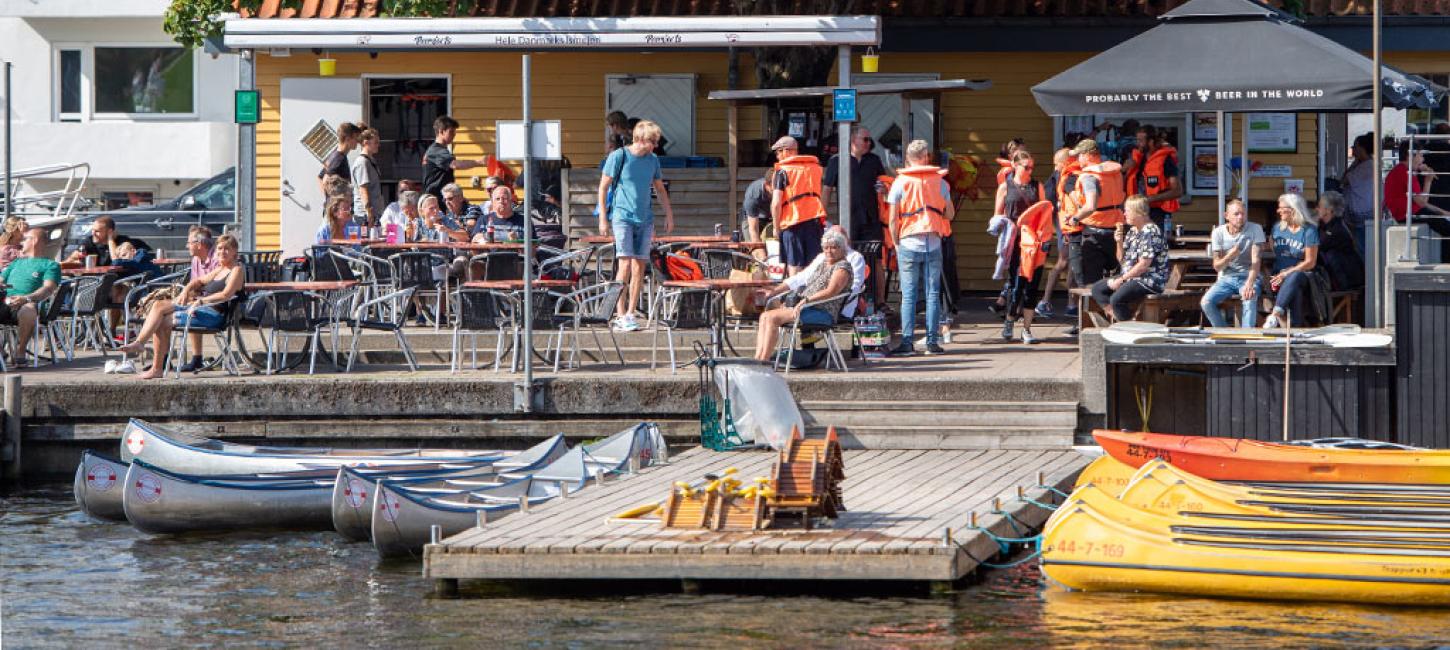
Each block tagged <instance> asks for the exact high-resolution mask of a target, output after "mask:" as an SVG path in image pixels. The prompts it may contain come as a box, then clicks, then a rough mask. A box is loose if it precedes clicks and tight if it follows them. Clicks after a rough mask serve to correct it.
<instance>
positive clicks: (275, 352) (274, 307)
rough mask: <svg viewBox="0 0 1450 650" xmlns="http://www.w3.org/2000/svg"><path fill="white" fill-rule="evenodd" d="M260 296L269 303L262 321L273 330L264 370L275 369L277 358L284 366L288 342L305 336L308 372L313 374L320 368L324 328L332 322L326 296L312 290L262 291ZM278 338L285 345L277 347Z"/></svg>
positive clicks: (268, 371)
mask: <svg viewBox="0 0 1450 650" xmlns="http://www.w3.org/2000/svg"><path fill="white" fill-rule="evenodd" d="M261 299H262V301H263V302H264V304H265V305H266V313H265V314H263V315H262V317H261V319H260V320H261V325H262V327H263V328H264V329H267V330H270V331H269V332H267V334H266V336H265V340H266V341H267V365H266V369H265V370H264V372H265V373H266V374H269V375H270V374H272V373H273V370H272V369H273V367H274V364H273V361H274V360H276V361H277V363H276V364H275V367H278V368H282V367H285V366H286V365H287V349H286V347H285V346H286V345H287V342H288V341H289V340H290V339H293V338H297V337H306V338H307V339H308V342H309V344H310V345H309V347H310V350H309V352H310V353H311V359H310V361H309V362H308V365H307V374H309V375H310V374H312V373H313V372H314V371H315V370H316V369H317V350H318V348H319V347H321V346H320V342H321V338H322V331H323V330H324V329H328V328H330V327H331V325H332V319H331V318H330V317H329V315H328V311H329V310H328V303H327V299H326V298H325V297H323V296H322V295H321V294H317V293H313V292H311V291H270V292H267V293H264V294H261ZM279 339H280V343H281V345H282V346H283V347H281V348H279V347H278V344H279Z"/></svg>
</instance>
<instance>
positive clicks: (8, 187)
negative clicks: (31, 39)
mask: <svg viewBox="0 0 1450 650" xmlns="http://www.w3.org/2000/svg"><path fill="white" fill-rule="evenodd" d="M13 67H15V64H13V63H11V62H9V61H6V62H5V218H6V219H9V218H10V215H12V214H14V213H15V196H14V195H15V192H14V189H15V183H14V182H13V181H12V180H11V179H10V151H11V143H10V123H11V122H12V121H14V119H15V116H14V115H12V114H11V107H12V106H13V104H12V103H11V101H10V69H11V68H13Z"/></svg>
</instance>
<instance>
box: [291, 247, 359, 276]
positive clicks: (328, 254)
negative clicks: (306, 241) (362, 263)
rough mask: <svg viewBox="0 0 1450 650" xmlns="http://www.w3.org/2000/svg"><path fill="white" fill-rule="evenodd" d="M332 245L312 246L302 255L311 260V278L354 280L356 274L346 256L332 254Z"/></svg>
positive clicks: (335, 249)
mask: <svg viewBox="0 0 1450 650" xmlns="http://www.w3.org/2000/svg"><path fill="white" fill-rule="evenodd" d="M336 251H337V248H336V247H334V246H313V247H310V248H308V249H307V250H306V252H305V253H304V255H306V256H307V258H308V259H309V260H311V261H312V279H313V280H314V281H316V282H337V281H355V280H357V275H356V274H354V273H353V271H352V265H351V264H348V263H347V258H346V257H339V256H336V255H333V253H334V252H336Z"/></svg>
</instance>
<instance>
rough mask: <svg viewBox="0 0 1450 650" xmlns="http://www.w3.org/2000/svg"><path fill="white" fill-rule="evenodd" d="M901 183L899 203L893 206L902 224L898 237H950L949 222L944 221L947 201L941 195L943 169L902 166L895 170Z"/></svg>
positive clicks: (927, 166) (950, 225) (898, 228)
mask: <svg viewBox="0 0 1450 650" xmlns="http://www.w3.org/2000/svg"><path fill="white" fill-rule="evenodd" d="M897 173H899V174H900V175H899V176H897V177H896V178H897V181H896V182H898V183H901V184H902V186H901V187H902V193H901V202H900V203H898V204H897V205H896V218H897V219H899V220H900V221H901V225H900V226H898V227H897V233H896V236H897V237H910V236H912V235H920V234H923V233H936V234H937V236H939V237H950V236H951V234H952V223H951V221H948V220H947V199H946V197H944V196H942V183H945V182H946V181H945V180H944V179H943V178H942V169H941V168H940V167H933V166H931V165H921V166H919V167H905V168H902V169H899V170H897Z"/></svg>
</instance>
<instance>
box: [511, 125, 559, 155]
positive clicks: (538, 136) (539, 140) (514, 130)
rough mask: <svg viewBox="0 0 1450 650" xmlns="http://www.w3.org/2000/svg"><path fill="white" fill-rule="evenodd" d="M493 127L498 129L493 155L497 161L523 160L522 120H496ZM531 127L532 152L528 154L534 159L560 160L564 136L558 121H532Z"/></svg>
mask: <svg viewBox="0 0 1450 650" xmlns="http://www.w3.org/2000/svg"><path fill="white" fill-rule="evenodd" d="M494 125H495V127H496V128H497V129H498V152H497V153H496V154H495V155H496V156H497V157H498V159H499V160H523V159H524V122H523V120H498V121H497V122H494ZM533 127H534V128H533V131H534V133H533V142H532V145H533V151H532V152H530V153H532V154H533V157H534V159H536V160H560V159H562V158H563V157H564V136H563V134H562V129H561V128H560V123H559V120H534V122H533Z"/></svg>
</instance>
